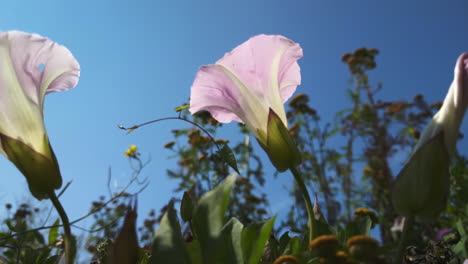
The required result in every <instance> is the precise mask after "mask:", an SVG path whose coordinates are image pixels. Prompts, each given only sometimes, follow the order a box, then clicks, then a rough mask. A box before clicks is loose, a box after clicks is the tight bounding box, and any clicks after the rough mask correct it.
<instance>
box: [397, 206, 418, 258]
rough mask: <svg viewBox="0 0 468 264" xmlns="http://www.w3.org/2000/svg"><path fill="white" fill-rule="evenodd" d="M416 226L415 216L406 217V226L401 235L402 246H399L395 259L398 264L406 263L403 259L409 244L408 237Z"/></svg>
mask: <svg viewBox="0 0 468 264" xmlns="http://www.w3.org/2000/svg"><path fill="white" fill-rule="evenodd" d="M413 224H414V216H412V215H410V216H406V217H405V225H404V226H403V232H402V233H401V238H400V244H399V245H398V253H397V254H398V255H397V258H396V259H395V263H396V264H400V263H404V262H403V257H404V255H405V249H406V244H407V242H408V235H409V232H410V231H411V229H412V228H413Z"/></svg>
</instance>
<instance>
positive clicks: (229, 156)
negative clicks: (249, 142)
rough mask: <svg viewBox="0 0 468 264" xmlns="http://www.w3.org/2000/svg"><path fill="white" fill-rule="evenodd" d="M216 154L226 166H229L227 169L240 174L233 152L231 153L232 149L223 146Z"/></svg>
mask: <svg viewBox="0 0 468 264" xmlns="http://www.w3.org/2000/svg"><path fill="white" fill-rule="evenodd" d="M218 154H219V156H221V158H222V159H223V160H224V161H225V162H226V163H227V165H229V167H231V168H232V169H233V170H235V171H236V172H237V173H238V174H240V172H239V169H238V167H237V161H236V157H235V156H234V152H232V149H231V148H230V147H229V146H228V145H227V144H224V146H223V147H222V148H221V149H220V150H219V151H218Z"/></svg>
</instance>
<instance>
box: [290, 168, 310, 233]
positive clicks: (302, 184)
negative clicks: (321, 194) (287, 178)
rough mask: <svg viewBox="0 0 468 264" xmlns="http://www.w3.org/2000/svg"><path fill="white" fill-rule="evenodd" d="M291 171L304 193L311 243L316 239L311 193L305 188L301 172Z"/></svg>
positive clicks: (294, 169)
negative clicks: (314, 235)
mask: <svg viewBox="0 0 468 264" xmlns="http://www.w3.org/2000/svg"><path fill="white" fill-rule="evenodd" d="M289 170H290V171H291V172H292V174H293V175H294V179H295V180H296V183H297V185H298V186H299V189H300V190H301V192H302V197H303V198H304V202H305V204H306V209H307V216H308V218H309V219H308V221H307V225H308V226H309V241H312V239H313V238H314V237H313V233H312V231H313V226H312V222H313V217H314V211H313V207H312V202H311V200H310V195H309V192H308V191H307V187H306V186H305V184H304V181H303V180H302V177H301V175H300V174H299V172H298V171H297V169H296V168H289Z"/></svg>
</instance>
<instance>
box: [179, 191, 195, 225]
mask: <svg viewBox="0 0 468 264" xmlns="http://www.w3.org/2000/svg"><path fill="white" fill-rule="evenodd" d="M193 207H194V205H193V201H192V198H191V197H190V195H189V194H188V193H187V192H184V196H183V197H182V202H181V203H180V217H181V218H182V220H184V221H185V222H187V221H190V220H192V214H193Z"/></svg>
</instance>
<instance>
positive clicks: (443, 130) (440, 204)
mask: <svg viewBox="0 0 468 264" xmlns="http://www.w3.org/2000/svg"><path fill="white" fill-rule="evenodd" d="M467 106H468V53H463V54H462V55H460V57H459V58H458V60H457V64H456V66H455V77H454V80H453V82H452V84H451V85H450V88H449V91H448V93H447V96H446V97H445V100H444V102H443V105H442V108H441V109H440V110H439V112H437V113H436V114H435V115H434V117H433V118H432V120H431V122H430V123H429V125H428V126H427V127H426V129H425V130H424V132H423V133H422V135H421V138H420V139H419V141H418V143H417V144H416V146H415V147H414V149H413V152H412V153H411V155H410V158H409V160H408V162H407V163H406V165H405V167H404V168H403V169H402V171H401V172H400V174H399V175H398V177H397V180H396V182H395V185H394V188H393V204H394V206H395V209H396V210H397V211H398V212H399V213H400V214H402V215H405V216H410V215H412V216H418V217H420V218H422V219H431V218H435V217H437V216H438V214H439V213H440V212H441V211H443V210H444V209H445V207H446V203H447V198H448V194H449V186H450V174H449V168H450V162H451V160H452V158H453V157H454V155H455V152H456V145H457V140H458V135H459V129H460V125H461V123H462V121H463V116H464V115H465V111H466V108H467Z"/></svg>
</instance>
